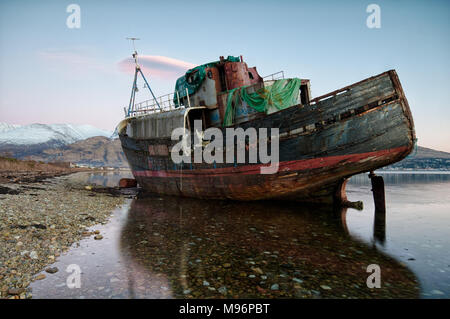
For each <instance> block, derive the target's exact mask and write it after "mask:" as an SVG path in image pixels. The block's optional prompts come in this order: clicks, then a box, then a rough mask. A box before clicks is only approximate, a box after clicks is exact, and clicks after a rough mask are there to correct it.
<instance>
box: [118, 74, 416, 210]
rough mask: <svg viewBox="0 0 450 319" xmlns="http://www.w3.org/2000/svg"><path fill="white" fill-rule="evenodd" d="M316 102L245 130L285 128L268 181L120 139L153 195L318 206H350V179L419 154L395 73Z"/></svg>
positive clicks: (154, 143) (248, 169)
mask: <svg viewBox="0 0 450 319" xmlns="http://www.w3.org/2000/svg"><path fill="white" fill-rule="evenodd" d="M312 102H313V103H311V104H310V105H305V106H301V105H298V106H292V107H290V108H288V109H285V110H282V111H279V112H276V113H273V114H270V115H267V116H265V117H263V118H260V119H256V120H252V121H248V122H245V123H241V124H239V125H238V127H242V128H243V129H246V128H249V127H254V128H256V129H258V128H265V127H266V128H270V127H277V128H279V132H280V142H279V143H280V144H279V145H280V159H279V160H280V163H279V169H278V172H277V173H275V174H260V167H261V164H233V163H231V164H217V165H213V164H211V165H209V164H205V163H202V164H184V165H174V164H173V162H172V161H171V158H170V154H167V152H166V153H165V154H164V153H161V154H159V155H150V154H151V152H149V150H150V149H155V147H159V146H161V145H163V146H164V147H167V150H169V149H170V147H171V146H172V145H173V144H174V143H175V142H174V141H171V140H170V139H161V138H160V139H133V138H130V137H128V136H127V135H125V134H120V139H121V142H122V147H123V150H124V152H125V155H126V157H127V159H128V161H129V163H130V166H131V168H132V171H133V175H134V176H135V178H136V180H137V181H138V183H139V184H140V185H141V186H142V187H144V188H145V189H146V190H148V191H150V192H153V193H158V194H165V195H177V196H188V197H197V198H212V199H233V200H265V199H282V200H293V201H304V202H314V203H342V202H343V201H345V200H346V198H345V181H346V180H347V179H348V178H349V177H350V176H352V175H355V174H359V173H362V172H367V171H371V170H375V169H377V168H380V167H383V166H386V165H389V164H392V163H395V162H397V161H400V160H401V159H403V158H404V157H406V156H407V155H408V154H409V153H410V152H411V151H412V149H413V146H414V141H415V133H414V124H413V121H412V116H411V113H410V110H409V106H408V102H407V100H406V98H405V96H404V94H403V90H402V88H401V85H400V82H399V80H398V77H397V74H396V73H395V71H388V72H385V73H382V74H380V75H378V76H375V77H372V78H369V79H366V80H364V81H361V82H358V83H355V84H353V85H351V86H349V87H345V88H343V89H341V90H338V91H335V92H332V93H330V94H327V95H326V96H323V97H319V98H316V99H314V100H313V101H312ZM224 135H225V131H224ZM152 154H154V153H152Z"/></svg>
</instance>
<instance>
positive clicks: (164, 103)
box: [124, 71, 284, 117]
mask: <svg viewBox="0 0 450 319" xmlns="http://www.w3.org/2000/svg"><path fill="white" fill-rule="evenodd" d="M280 79H284V71H279V72H275V73H272V74H269V75H266V76H264V77H263V80H264V81H265V82H271V81H276V80H280ZM174 101H177V105H179V106H178V107H176V106H175V103H174ZM185 107H191V101H190V98H189V92H188V89H186V93H185V96H184V97H181V94H180V92H178V91H177V92H175V93H169V94H165V95H161V96H159V97H157V98H156V99H149V100H146V101H143V102H139V103H135V104H134V105H133V106H132V107H131V109H130V110H128V111H127V108H124V112H125V116H126V117H133V116H138V115H144V114H153V113H160V112H170V111H173V110H175V109H176V108H177V109H178V108H185Z"/></svg>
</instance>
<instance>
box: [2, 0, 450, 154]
mask: <svg viewBox="0 0 450 319" xmlns="http://www.w3.org/2000/svg"><path fill="white" fill-rule="evenodd" d="M372 3H373V4H377V5H378V6H379V8H380V18H381V19H380V21H381V23H380V28H368V27H367V24H366V20H367V17H368V16H369V15H370V14H371V12H369V13H368V12H366V9H367V6H368V5H369V4H372ZM70 4H77V5H79V7H80V28H69V27H68V25H67V23H66V22H67V19H68V17H69V16H70V15H71V13H72V12H67V11H66V9H67V7H68V6H69V5H70ZM126 37H138V38H140V40H139V41H136V49H137V51H138V52H139V54H140V55H141V64H142V66H143V70H144V73H145V75H146V77H147V79H148V80H149V82H150V85H151V87H152V89H153V91H154V92H155V95H156V96H159V95H164V94H167V93H171V92H172V91H173V89H174V86H175V81H176V79H177V78H178V77H179V76H181V75H182V74H184V72H185V71H186V70H187V69H189V68H190V67H192V66H195V65H199V64H203V63H207V62H211V61H216V60H218V58H219V56H221V55H222V56H228V55H234V56H239V55H243V57H244V61H246V62H247V63H248V65H249V66H250V67H251V66H257V69H258V72H259V73H260V74H261V75H268V74H271V73H274V72H277V71H280V70H283V71H284V72H285V75H286V77H300V78H307V79H310V80H311V90H312V95H313V96H319V95H322V94H325V93H327V92H330V91H334V90H336V89H338V88H341V87H344V86H346V85H349V84H352V83H354V82H357V81H360V80H362V79H364V78H367V77H370V76H373V75H376V74H379V73H382V72H384V71H386V70H389V69H395V70H396V71H397V73H398V75H399V78H400V81H401V83H402V86H403V89H404V91H405V94H406V97H407V99H408V101H409V105H410V107H411V110H412V114H413V117H414V122H415V126H416V134H417V137H418V144H419V145H421V146H425V147H431V148H434V149H438V150H442V151H447V152H450V105H449V101H450V88H449V85H450V1H445V0H444V1H438V0H431V1H413V0H409V1H401V0H395V1H394V0H391V1H378V0H371V1H350V0H348V1H300V0H296V1H288V0H279V1H265V0H256V1H255V0H238V1H234V0H228V1H213V0H209V1H206V0H205V1H196V0H190V1H171V0H165V1H136V0H129V1H106V0H105V1H100V0H89V1H84V0H83V1H82V0H71V1H63V0H58V1H56V0H55V1H50V0H42V1H32V0H13V1H12V0H2V1H0V122H6V123H10V124H30V123H48V124H51V123H73V124H91V125H94V126H96V127H99V128H102V129H108V130H114V128H115V126H116V125H117V123H118V122H119V121H120V120H121V119H122V118H123V116H124V111H123V108H124V107H126V106H127V105H128V101H129V96H130V90H131V85H132V77H133V75H132V63H131V53H132V51H133V47H132V45H131V43H130V42H129V41H127V40H126ZM141 84H142V82H141ZM150 97H151V96H150V94H149V92H147V91H146V90H143V89H141V90H140V92H139V95H138V96H137V100H139V99H140V100H146V99H149V98H150Z"/></svg>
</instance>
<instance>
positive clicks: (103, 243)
mask: <svg viewBox="0 0 450 319" xmlns="http://www.w3.org/2000/svg"><path fill="white" fill-rule="evenodd" d="M380 174H381V173H380ZM122 175H123V173H121V174H117V173H103V174H77V175H73V176H72V177H71V179H73V180H74V181H76V182H80V181H82V182H89V183H95V184H101V185H105V186H114V185H117V183H118V180H119V179H120V178H121V177H122ZM382 175H383V177H384V180H385V184H386V202H387V213H386V217H385V220H384V221H383V220H381V221H380V219H377V222H376V223H375V222H374V220H375V218H374V217H375V216H374V207H373V200H372V194H371V191H370V189H371V187H370V181H369V179H368V178H367V176H365V175H360V176H355V177H354V178H352V180H351V181H350V182H349V184H348V186H347V194H348V197H349V199H350V200H354V201H356V200H362V201H363V202H364V209H363V210H362V211H357V210H353V209H348V210H346V209H343V210H339V211H336V210H333V209H331V208H326V207H322V208H317V207H308V206H305V205H302V204H295V203H290V204H289V203H271V202H266V203H235V202H224V201H200V200H192V199H181V198H174V197H144V198H137V199H127V201H126V204H125V205H124V206H123V207H122V208H120V209H117V210H116V211H114V213H113V217H112V218H111V221H110V222H109V223H108V224H106V225H99V226H98V227H93V228H92V229H96V230H100V232H101V233H102V234H103V236H104V239H103V240H99V241H96V240H93V239H92V238H86V239H83V240H82V241H81V242H80V243H79V244H74V245H73V247H72V248H71V249H70V251H69V252H68V253H66V254H64V255H63V256H61V257H60V258H59V261H58V262H56V263H55V264H54V266H57V267H58V268H59V272H57V273H56V274H53V275H50V274H47V278H46V279H44V280H42V281H37V282H34V283H33V284H32V285H31V287H32V288H33V297H35V298H198V297H200V298H203V297H204V298H221V297H232V298H253V297H262V298H271V297H283V298H285V297H291V298H321V297H325V298H328V297H331V298H348V297H363V298H371V297H420V296H421V297H425V298H449V297H450V253H449V251H450V249H449V248H450V175H449V174H444V173H442V174H421V173H407V174H406V173H405V174H403V173H395V174H394V173H383V174H382ZM71 264H75V265H78V266H79V267H80V269H81V272H82V273H81V277H80V278H81V288H73V289H69V288H68V287H67V285H66V279H67V277H68V276H69V273H68V272H66V271H65V270H66V268H67V267H68V266H69V265H71ZM369 264H378V265H379V266H380V268H381V280H382V287H381V288H380V289H369V288H368V287H367V286H366V279H367V276H368V275H369V274H368V273H367V272H366V268H367V266H368V265H369ZM419 289H420V290H419Z"/></svg>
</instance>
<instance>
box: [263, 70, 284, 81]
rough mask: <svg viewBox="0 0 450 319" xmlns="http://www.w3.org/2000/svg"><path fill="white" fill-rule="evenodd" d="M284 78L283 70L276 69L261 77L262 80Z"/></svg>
mask: <svg viewBox="0 0 450 319" xmlns="http://www.w3.org/2000/svg"><path fill="white" fill-rule="evenodd" d="M281 79H284V71H278V72H275V73H272V74H269V75H266V76H264V77H263V80H264V81H275V80H281Z"/></svg>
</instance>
